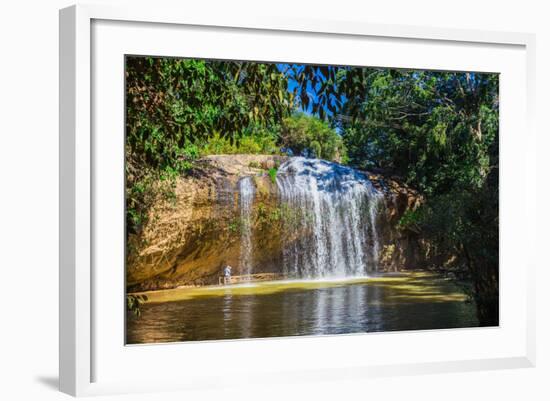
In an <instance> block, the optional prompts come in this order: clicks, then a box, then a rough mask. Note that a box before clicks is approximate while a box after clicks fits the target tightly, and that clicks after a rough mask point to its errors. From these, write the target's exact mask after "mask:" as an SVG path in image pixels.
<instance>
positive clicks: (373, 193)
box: [277, 157, 383, 278]
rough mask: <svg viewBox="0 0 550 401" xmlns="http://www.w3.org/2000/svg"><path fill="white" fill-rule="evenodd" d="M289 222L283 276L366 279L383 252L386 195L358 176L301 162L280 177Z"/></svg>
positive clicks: (323, 163)
mask: <svg viewBox="0 0 550 401" xmlns="http://www.w3.org/2000/svg"><path fill="white" fill-rule="evenodd" d="M277 186H278V191H279V197H280V205H281V208H282V210H283V212H284V213H283V214H284V216H285V219H284V221H285V225H284V233H283V237H284V239H285V240H284V242H285V244H284V248H283V270H284V272H285V273H286V274H287V275H289V276H291V277H300V278H322V277H348V276H364V275H366V274H367V271H370V270H376V268H377V264H378V257H379V252H380V244H379V242H378V233H377V227H376V226H377V224H376V220H377V215H378V208H379V205H380V204H381V203H382V199H383V196H382V194H381V193H380V192H379V191H378V190H376V189H375V188H374V186H373V185H372V183H371V182H370V181H369V179H368V178H367V177H366V176H365V175H364V174H362V173H360V172H359V171H357V170H354V169H351V168H348V167H345V166H342V165H340V164H336V163H331V162H327V161H324V160H317V159H306V158H303V157H295V158H292V159H290V160H289V161H287V162H285V163H284V164H283V165H281V167H280V168H279V170H278V173H277Z"/></svg>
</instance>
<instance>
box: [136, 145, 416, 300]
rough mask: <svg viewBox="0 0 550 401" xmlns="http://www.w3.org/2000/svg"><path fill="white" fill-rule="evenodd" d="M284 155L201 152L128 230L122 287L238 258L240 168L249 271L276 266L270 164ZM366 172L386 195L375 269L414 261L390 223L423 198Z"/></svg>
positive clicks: (411, 239) (277, 236)
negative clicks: (247, 191) (248, 214)
mask: <svg viewBox="0 0 550 401" xmlns="http://www.w3.org/2000/svg"><path fill="white" fill-rule="evenodd" d="M286 160H287V158H286V157H283V156H268V155H214V156H208V157H205V158H204V159H202V160H201V161H200V163H199V167H198V168H197V169H195V170H194V172H193V174H192V175H190V176H188V177H182V178H180V179H178V180H177V182H176V183H175V188H174V196H173V197H171V198H170V199H164V198H160V197H159V200H158V201H157V202H156V203H155V205H154V206H153V207H152V208H151V210H150V213H149V214H150V215H149V219H148V223H147V224H146V225H145V227H143V229H142V231H141V232H140V233H139V234H138V235H130V236H129V238H128V244H127V249H128V251H127V252H128V255H127V266H126V269H127V277H126V278H127V286H128V288H129V290H154V289H161V288H174V287H177V286H182V285H206V284H214V283H217V281H218V276H219V275H220V270H221V267H222V265H223V264H229V265H231V266H238V265H239V256H240V252H241V229H242V221H241V219H240V214H239V203H238V202H239V194H238V189H237V188H238V182H239V180H240V179H241V178H243V177H246V176H250V177H252V179H253V180H254V186H255V188H256V190H255V194H254V200H253V214H252V219H251V221H252V230H253V232H254V236H253V242H254V244H253V245H254V246H253V255H252V258H253V260H254V272H255V273H279V272H280V269H281V265H282V263H281V258H282V257H283V255H282V250H281V248H282V241H283V238H282V235H284V234H283V230H282V229H281V224H282V221H281V220H282V218H281V216H282V213H281V208H280V204H279V202H278V199H279V195H278V189H277V185H276V183H275V180H274V177H273V176H272V175H270V174H269V171H270V169H275V168H278V166H280V165H281V164H282V163H284V162H285V161H286ZM273 171H274V170H271V172H272V173H273ZM366 174H367V176H368V178H369V179H370V181H371V182H372V183H373V185H374V186H375V187H376V188H377V189H378V190H379V191H381V192H382V193H383V194H384V199H385V201H384V208H383V210H381V211H380V212H379V216H378V219H379V227H381V228H380V230H381V233H380V234H381V239H380V241H381V244H382V247H381V249H380V255H379V260H380V262H379V269H382V270H398V269H407V268H415V267H419V265H420V264H421V263H422V252H421V247H420V246H419V241H418V239H417V238H416V235H415V233H412V232H404V231H402V230H399V229H398V228H397V225H398V222H399V219H400V217H401V216H402V215H403V213H404V212H405V211H406V210H408V209H414V208H415V207H417V206H418V205H419V204H420V203H421V202H422V198H421V197H420V196H419V195H418V193H416V192H415V191H414V190H412V189H410V188H408V187H406V186H405V185H402V184H399V182H398V180H397V179H395V178H388V177H383V176H381V175H377V174H370V173H366ZM237 273H238V272H237Z"/></svg>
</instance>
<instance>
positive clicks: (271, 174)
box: [267, 167, 277, 184]
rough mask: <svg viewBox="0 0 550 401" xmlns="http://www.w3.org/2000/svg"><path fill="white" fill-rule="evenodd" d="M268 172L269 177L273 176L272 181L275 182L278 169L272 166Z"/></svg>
mask: <svg viewBox="0 0 550 401" xmlns="http://www.w3.org/2000/svg"><path fill="white" fill-rule="evenodd" d="M267 174H268V175H269V178H271V182H272V183H273V184H275V182H276V180H277V169H276V168H274V167H272V168H270V169H269V170H267Z"/></svg>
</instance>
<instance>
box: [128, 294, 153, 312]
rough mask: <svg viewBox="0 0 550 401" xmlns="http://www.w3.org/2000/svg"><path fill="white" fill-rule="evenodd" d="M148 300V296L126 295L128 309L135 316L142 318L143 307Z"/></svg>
mask: <svg viewBox="0 0 550 401" xmlns="http://www.w3.org/2000/svg"><path fill="white" fill-rule="evenodd" d="M147 300H148V298H147V295H130V294H129V295H126V308H127V309H128V311H130V312H132V313H133V314H134V315H135V316H137V317H140V316H141V305H142V304H143V303H144V302H146V301H147Z"/></svg>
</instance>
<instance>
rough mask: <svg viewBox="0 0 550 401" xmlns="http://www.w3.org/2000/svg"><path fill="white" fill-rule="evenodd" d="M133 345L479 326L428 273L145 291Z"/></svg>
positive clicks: (460, 298) (461, 300)
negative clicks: (145, 297)
mask: <svg viewBox="0 0 550 401" xmlns="http://www.w3.org/2000/svg"><path fill="white" fill-rule="evenodd" d="M146 295H147V296H148V299H149V302H147V303H145V304H143V305H142V306H141V316H140V317H136V316H134V315H133V314H130V313H129V314H128V316H127V333H126V337H127V338H126V342H127V344H144V343H162V342H177V341H200V340H222V339H241V338H263V337H283V336H301V335H332V334H343V333H363V332H380V331H396V330H422V329H442V328H458V327H476V326H478V325H479V322H478V320H477V318H476V314H475V306H474V305H473V304H472V303H468V302H466V297H465V295H464V294H463V293H462V292H461V291H460V289H459V288H458V287H457V286H456V285H454V284H453V283H452V282H451V281H449V280H447V279H444V278H443V277H441V276H438V275H436V274H432V273H425V272H412V273H399V274H381V275H377V276H375V277H368V278H356V279H351V280H321V281H283V282H281V281H275V282H265V283H258V284H255V285H235V286H227V287H202V288H182V289H175V290H165V291H155V292H149V293H146Z"/></svg>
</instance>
